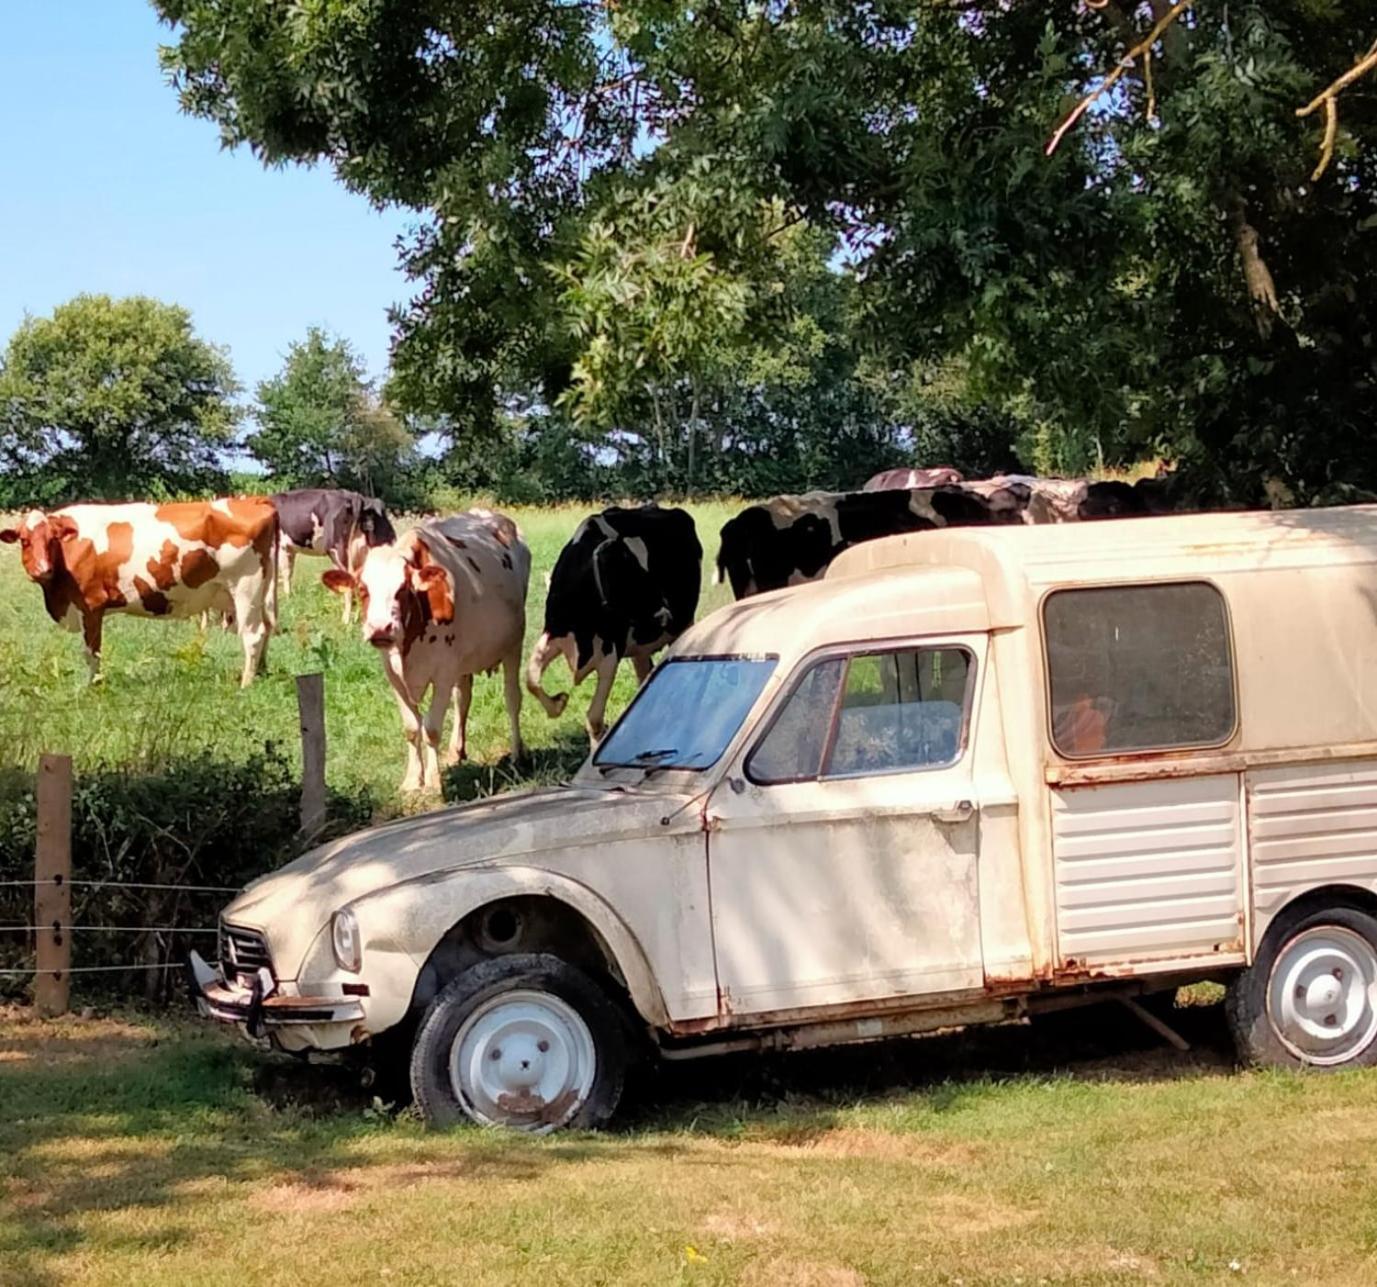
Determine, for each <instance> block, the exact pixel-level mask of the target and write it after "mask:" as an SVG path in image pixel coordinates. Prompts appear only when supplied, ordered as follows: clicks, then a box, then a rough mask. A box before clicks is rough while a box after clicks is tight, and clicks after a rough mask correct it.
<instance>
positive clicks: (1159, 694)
mask: <svg viewBox="0 0 1377 1287" xmlns="http://www.w3.org/2000/svg"><path fill="white" fill-rule="evenodd" d="M1043 632H1044V637H1045V639H1046V644H1047V672H1048V682H1049V689H1050V698H1051V732H1052V745H1053V746H1055V747H1056V749H1057V751H1058V752H1059V753H1060V754H1061V755H1064V756H1066V757H1067V758H1079V759H1083V758H1087V757H1093V756H1096V755H1115V754H1123V753H1126V752H1132V751H1144V752H1146V751H1163V750H1182V749H1189V748H1193V747H1206V746H1219V745H1222V744H1223V743H1225V742H1227V741H1228V740H1229V738H1230V737H1232V736H1233V732H1234V725H1235V723H1236V722H1237V716H1236V711H1235V702H1234V673H1233V654H1232V649H1231V647H1230V640H1229V617H1228V612H1227V611H1226V609H1225V606H1224V598H1223V596H1222V595H1221V594H1220V593H1219V591H1218V590H1217V589H1215V587H1214V586H1212V585H1208V584H1206V583H1205V582H1203V581H1198V582H1187V583H1182V584H1176V585H1134V586H1105V587H1097V588H1094V589H1085V590H1057V591H1054V592H1053V593H1052V594H1050V595H1048V597H1047V600H1046V602H1045V604H1044V607H1043Z"/></svg>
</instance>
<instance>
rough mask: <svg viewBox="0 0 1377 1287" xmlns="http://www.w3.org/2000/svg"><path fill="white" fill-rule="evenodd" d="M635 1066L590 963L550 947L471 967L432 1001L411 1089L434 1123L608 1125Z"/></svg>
mask: <svg viewBox="0 0 1377 1287" xmlns="http://www.w3.org/2000/svg"><path fill="white" fill-rule="evenodd" d="M625 1072H626V1040H625V1035H624V1025H623V1022H622V1017H621V1015H620V1013H619V1012H618V1011H617V1009H616V1008H615V1007H614V1006H613V1004H612V1002H611V1001H610V1000H609V999H608V997H607V995H606V993H605V992H604V991H603V990H602V989H601V988H600V987H598V985H597V984H596V983H594V982H593V980H592V979H590V978H589V977H588V976H587V975H586V974H584V973H583V972H582V971H581V970H577V969H575V968H574V967H573V966H572V965H569V964H568V963H567V962H565V961H562V960H560V959H559V958H558V957H556V956H550V955H547V954H544V953H540V954H537V953H520V954H517V953H514V954H512V955H510V956H498V957H494V958H492V959H491V960H488V961H483V962H480V963H479V964H478V965H475V966H473V967H471V968H470V969H468V970H465V971H464V973H463V974H461V975H460V976H459V977H458V978H457V979H455V980H453V982H451V983H449V984H448V985H447V986H446V987H444V988H443V989H441V991H440V992H439V994H438V995H437V996H436V997H435V999H434V1000H433V1001H432V1002H431V1003H430V1007H429V1008H428V1009H427V1011H426V1013H425V1017H424V1018H423V1019H422V1020H421V1025H420V1027H419V1029H418V1030H417V1033H416V1040H415V1043H414V1045H413V1046H412V1051H411V1089H412V1092H413V1094H414V1095H415V1097H416V1103H417V1105H418V1107H419V1108H420V1110H421V1112H422V1114H423V1115H424V1117H425V1119H426V1121H427V1122H428V1123H429V1124H430V1125H432V1126H451V1125H453V1124H455V1123H456V1122H459V1121H462V1120H465V1119H467V1120H469V1121H474V1122H478V1123H480V1124H481V1125H484V1126H507V1127H512V1128H515V1129H517V1130H523V1131H529V1132H532V1133H537V1134H543V1133H544V1132H547V1131H552V1130H557V1129H559V1128H560V1127H583V1128H594V1127H598V1126H602V1125H603V1124H605V1123H606V1122H607V1120H608V1119H609V1118H610V1117H611V1116H612V1114H613V1112H614V1111H615V1110H616V1107H617V1103H618V1101H619V1100H620V1099H621V1093H622V1085H623V1081H624V1078H625Z"/></svg>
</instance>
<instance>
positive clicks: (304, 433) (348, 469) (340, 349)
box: [244, 327, 413, 499]
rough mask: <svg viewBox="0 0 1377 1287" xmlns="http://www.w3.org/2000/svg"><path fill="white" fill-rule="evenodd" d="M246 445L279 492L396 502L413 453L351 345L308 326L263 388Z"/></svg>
mask: <svg viewBox="0 0 1377 1287" xmlns="http://www.w3.org/2000/svg"><path fill="white" fill-rule="evenodd" d="M253 418H254V420H255V422H256V423H257V426H258V427H257V429H256V430H254V431H253V432H251V433H250V434H249V435H248V437H247V438H246V440H245V444H244V445H245V446H246V447H247V448H248V450H249V452H250V453H251V454H252V455H253V457H254V458H255V459H256V460H257V461H258V462H259V464H261V465H262V466H263V467H264V469H266V470H267V472H268V473H269V474H270V475H272V478H273V480H274V482H275V483H276V484H277V485H278V486H281V487H346V488H350V489H353V490H356V491H361V492H364V493H365V494H367V495H379V496H383V497H384V498H386V499H392V498H393V497H395V496H396V495H397V490H396V484H397V481H398V479H399V477H400V476H401V475H402V474H403V473H404V472H405V471H406V469H407V467H408V466H409V464H410V457H411V454H412V451H413V443H412V439H411V434H410V433H409V432H408V431H407V429H406V426H405V425H404V424H403V423H402V422H401V420H399V419H398V417H397V416H396V415H394V414H393V413H392V411H391V410H390V409H389V408H388V406H387V404H386V403H385V402H384V401H383V400H382V399H381V398H379V397H378V396H377V394H376V393H375V392H374V389H373V385H372V383H371V382H370V381H369V379H368V377H367V375H366V373H365V371H364V367H363V362H362V359H360V358H359V356H358V354H356V353H355V352H354V350H353V349H352V348H351V347H350V345H349V343H348V341H346V340H343V339H340V338H337V337H334V336H331V335H329V334H327V333H326V332H325V331H323V330H322V329H321V328H319V327H311V328H310V329H309V330H308V331H307V333H306V338H305V339H304V340H298V341H296V342H295V343H293V344H292V346H291V348H290V349H289V350H288V352H287V356H286V359H285V361H284V362H283V365H282V370H281V371H279V372H278V374H277V375H275V376H273V377H272V379H270V380H265V381H263V382H262V383H261V384H260V385H259V386H258V401H257V404H256V406H255V407H254V409H253Z"/></svg>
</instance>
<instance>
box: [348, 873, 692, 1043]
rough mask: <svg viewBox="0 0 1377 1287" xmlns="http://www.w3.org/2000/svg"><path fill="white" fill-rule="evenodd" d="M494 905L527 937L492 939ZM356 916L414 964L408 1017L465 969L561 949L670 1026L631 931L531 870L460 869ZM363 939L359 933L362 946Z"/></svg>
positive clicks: (589, 895)
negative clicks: (511, 915) (510, 955)
mask: <svg viewBox="0 0 1377 1287" xmlns="http://www.w3.org/2000/svg"><path fill="white" fill-rule="evenodd" d="M501 907H506V908H509V909H514V911H515V913H516V914H517V915H519V916H520V915H524V916H526V917H527V918H528V924H529V925H530V927H531V929H532V931H533V932H532V933H530V934H527V935H521V936H514V937H513V938H512V941H511V942H510V943H502V942H500V941H494V939H495V937H496V936H495V935H493V934H491V933H489V932H488V931H489V930H491V926H487V927H485V926H484V925H483V923H482V918H483V916H484V913H487V912H491V911H492V910H493V909H495V908H501ZM365 908H366V912H365ZM359 912H360V916H361V918H362V917H363V916H364V915H366V917H367V923H372V924H375V925H377V926H378V927H379V930H381V931H383V932H384V933H386V932H388V931H389V930H390V937H392V938H393V940H394V942H395V940H396V938H397V936H398V932H399V931H400V932H401V934H403V935H404V938H405V942H404V943H403V944H401V946H403V947H404V949H405V951H406V953H407V955H408V956H410V957H411V959H412V960H413V961H414V962H416V964H417V965H418V966H419V971H418V973H417V975H416V979H415V985H414V987H413V989H412V994H411V998H410V1004H409V1006H408V1010H409V1012H411V1013H412V1014H416V1013H418V1012H419V1010H421V1009H424V1007H425V1005H426V1004H428V1003H429V1000H430V998H431V997H432V996H433V995H434V994H435V992H436V991H438V989H439V988H440V987H442V986H443V985H444V983H445V982H446V981H447V980H448V978H450V977H453V974H454V972H455V971H456V970H458V969H463V968H465V966H466V965H467V964H470V963H474V962H476V961H479V960H484V959H488V958H490V957H492V956H497V955H503V954H505V953H507V952H528V951H550V952H553V953H555V954H556V955H558V954H560V949H561V948H562V947H563V948H565V949H566V950H567V951H569V952H570V953H571V954H572V955H573V957H574V959H573V960H571V961H570V964H574V965H582V966H584V968H585V969H587V968H589V966H590V964H593V963H596V964H597V965H598V966H600V967H601V968H600V969H598V970H595V971H593V972H596V973H601V974H603V975H604V976H605V977H606V978H607V979H608V980H610V981H611V982H612V983H614V984H615V985H616V986H617V987H618V988H620V989H621V990H622V991H623V992H624V994H625V998H626V1000H627V1001H628V1002H629V1003H630V1005H631V1007H632V1008H633V1009H634V1010H635V1011H636V1013H637V1014H638V1015H639V1016H640V1018H641V1019H643V1020H644V1021H645V1022H646V1023H647V1024H650V1025H651V1026H652V1027H663V1026H665V1025H667V1024H668V1022H669V1014H668V1011H667V1009H666V1007H665V1002H664V997H663V995H662V993H661V991H660V986H659V982H658V980H657V979H656V977H655V973H654V970H653V969H652V968H651V965H650V961H649V959H648V958H647V956H646V954H645V951H644V949H643V948H642V947H641V944H640V942H639V940H638V939H637V938H636V936H635V935H634V934H633V933H632V932H631V929H630V927H629V926H627V924H626V922H625V921H623V920H622V918H621V917H620V916H618V915H617V913H616V912H615V911H614V910H613V909H612V907H611V906H609V905H608V903H607V902H606V901H604V900H603V899H602V898H600V897H599V896H598V895H597V894H595V893H594V892H593V891H592V890H591V889H589V888H588V887H587V886H586V885H583V884H580V883H579V882H578V881H575V880H571V879H569V878H568V877H566V876H559V875H555V874H554V873H552V872H548V871H540V870H538V869H536V868H531V867H504V868H501V869H498V870H493V871H487V872H481V873H480V872H473V871H460V872H455V873H454V874H453V875H451V876H446V877H442V878H440V879H438V880H429V881H426V882H425V888H424V891H421V890H418V889H417V888H416V886H415V885H407V886H401V887H398V889H397V890H395V891H388V893H387V894H386V895H384V896H383V897H381V898H377V899H367V900H365V903H364V904H361V905H360V907H359ZM533 913H534V915H533ZM485 935H486V938H487V941H486V942H485V941H483V938H484V936H485ZM370 937H372V936H371V935H369V934H368V933H367V929H366V928H365V940H367V939H369V938H370ZM366 953H367V947H365V954H366Z"/></svg>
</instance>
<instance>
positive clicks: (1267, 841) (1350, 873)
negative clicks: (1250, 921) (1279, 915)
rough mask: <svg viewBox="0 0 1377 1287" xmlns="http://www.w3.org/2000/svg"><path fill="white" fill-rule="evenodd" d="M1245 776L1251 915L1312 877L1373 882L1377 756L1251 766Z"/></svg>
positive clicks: (1376, 880)
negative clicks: (1253, 908)
mask: <svg viewBox="0 0 1377 1287" xmlns="http://www.w3.org/2000/svg"><path fill="white" fill-rule="evenodd" d="M1245 780H1246V782H1247V786H1248V825H1249V830H1250V840H1251V848H1252V854H1253V902H1254V906H1255V907H1256V910H1257V913H1258V916H1259V918H1266V917H1269V916H1271V915H1272V914H1273V913H1275V912H1276V911H1277V909H1278V908H1280V907H1282V906H1284V905H1285V904H1286V903H1288V902H1290V900H1291V899H1292V898H1294V897H1295V896H1296V895H1297V894H1300V893H1303V892H1304V891H1305V890H1307V889H1313V888H1315V887H1316V886H1317V885H1328V884H1346V885H1362V886H1365V887H1367V888H1369V889H1372V888H1374V887H1377V761H1373V760H1346V761H1340V762H1338V763H1335V764H1304V765H1296V766H1294V767H1290V768H1272V769H1253V770H1251V771H1250V772H1249V773H1248V774H1247V777H1246V779H1245Z"/></svg>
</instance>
